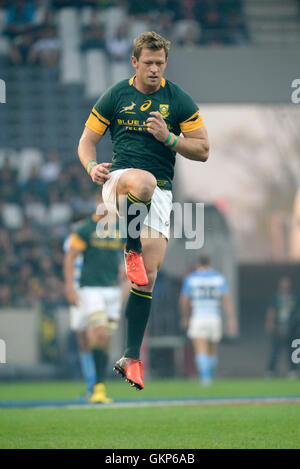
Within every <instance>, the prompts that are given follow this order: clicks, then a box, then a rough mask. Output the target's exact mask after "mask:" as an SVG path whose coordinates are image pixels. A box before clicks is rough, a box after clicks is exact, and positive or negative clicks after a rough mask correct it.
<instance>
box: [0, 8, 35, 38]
mask: <svg viewBox="0 0 300 469" xmlns="http://www.w3.org/2000/svg"><path fill="white" fill-rule="evenodd" d="M34 16H35V9H34V6H33V3H32V2H26V1H25V0H17V1H15V2H11V5H10V6H9V9H8V16H7V25H6V28H5V30H4V33H5V34H6V35H7V36H9V37H11V38H15V37H17V36H19V35H22V34H25V33H28V32H32V31H33V28H34Z"/></svg>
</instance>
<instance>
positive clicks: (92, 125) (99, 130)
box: [85, 113, 107, 135]
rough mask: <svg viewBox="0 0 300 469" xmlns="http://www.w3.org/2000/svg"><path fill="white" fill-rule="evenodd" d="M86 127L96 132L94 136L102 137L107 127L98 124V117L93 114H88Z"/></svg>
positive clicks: (100, 123)
mask: <svg viewBox="0 0 300 469" xmlns="http://www.w3.org/2000/svg"><path fill="white" fill-rule="evenodd" d="M85 125H86V127H88V128H89V129H91V130H93V131H94V132H96V134H99V135H103V134H104V132H105V131H106V129H107V125H106V124H103V122H100V121H99V119H98V117H96V116H95V115H94V114H93V113H91V114H90V116H89V118H88V120H87V121H86V123H85Z"/></svg>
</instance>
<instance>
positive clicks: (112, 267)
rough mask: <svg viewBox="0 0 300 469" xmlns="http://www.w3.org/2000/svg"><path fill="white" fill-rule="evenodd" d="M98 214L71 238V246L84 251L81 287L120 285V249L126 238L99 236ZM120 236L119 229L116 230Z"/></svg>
mask: <svg viewBox="0 0 300 469" xmlns="http://www.w3.org/2000/svg"><path fill="white" fill-rule="evenodd" d="M98 219H99V218H98V217H97V215H93V216H92V217H90V218H88V219H87V220H86V221H84V222H83V223H82V224H81V225H80V226H79V228H78V229H77V230H76V232H75V233H73V234H72V236H71V239H70V246H71V247H74V248H75V249H77V250H79V251H81V252H82V253H83V266H82V271H81V279H80V286H81V287H113V286H117V285H119V264H120V251H121V249H122V248H123V243H124V240H123V239H121V238H120V237H117V238H109V237H106V238H99V236H98V235H97V233H96V227H97V223H98ZM116 235H117V236H119V231H118V230H116Z"/></svg>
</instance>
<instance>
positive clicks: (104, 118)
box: [85, 88, 114, 135]
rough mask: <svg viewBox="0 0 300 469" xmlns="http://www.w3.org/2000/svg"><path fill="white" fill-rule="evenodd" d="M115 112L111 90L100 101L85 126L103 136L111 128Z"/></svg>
mask: <svg viewBox="0 0 300 469" xmlns="http://www.w3.org/2000/svg"><path fill="white" fill-rule="evenodd" d="M113 112H114V100H113V92H112V89H111V88H109V89H108V90H107V91H105V93H103V95H102V96H100V98H99V99H98V101H97V102H96V104H95V106H94V107H93V109H92V111H91V113H90V115H89V118H88V120H87V121H86V123H85V125H86V127H88V128H89V129H91V130H93V131H94V132H96V133H97V134H99V135H103V134H104V133H105V132H106V130H107V128H108V127H109V125H110V123H111V120H112V117H113Z"/></svg>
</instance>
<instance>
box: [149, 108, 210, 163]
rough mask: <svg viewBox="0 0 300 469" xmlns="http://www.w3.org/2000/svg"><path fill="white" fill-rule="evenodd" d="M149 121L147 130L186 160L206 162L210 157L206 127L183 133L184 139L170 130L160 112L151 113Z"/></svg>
mask: <svg viewBox="0 0 300 469" xmlns="http://www.w3.org/2000/svg"><path fill="white" fill-rule="evenodd" d="M150 115H151V117H148V119H147V130H148V132H150V133H151V134H152V135H153V136H154V137H155V138H156V139H157V140H158V141H159V142H162V143H164V144H165V145H167V146H168V147H170V148H172V149H173V150H175V151H177V152H178V153H180V154H181V155H182V156H184V157H185V158H188V159H190V160H194V161H206V160H207V158H208V155H209V142H208V135H207V130H206V128H205V126H203V125H202V127H200V128H198V129H195V130H191V131H190V132H183V137H178V136H176V135H175V134H173V133H172V132H169V129H168V127H167V125H166V123H165V121H164V119H163V118H162V116H161V114H160V113H159V112H158V111H153V112H150Z"/></svg>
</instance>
